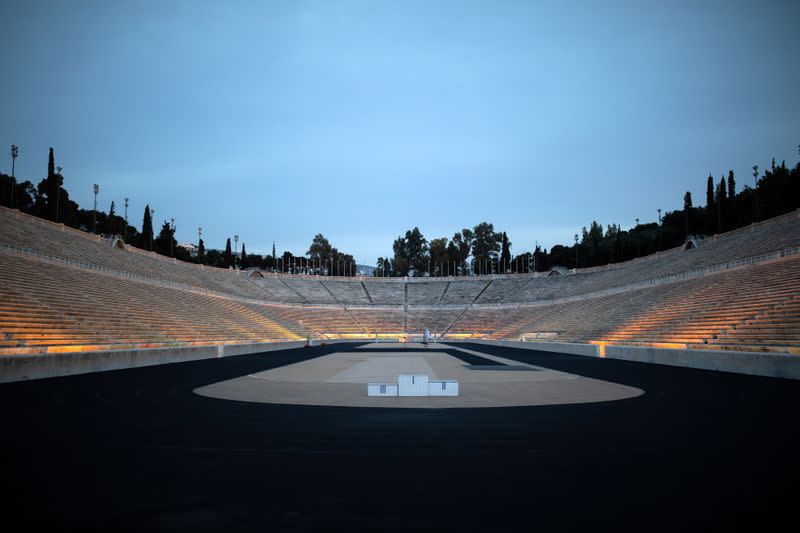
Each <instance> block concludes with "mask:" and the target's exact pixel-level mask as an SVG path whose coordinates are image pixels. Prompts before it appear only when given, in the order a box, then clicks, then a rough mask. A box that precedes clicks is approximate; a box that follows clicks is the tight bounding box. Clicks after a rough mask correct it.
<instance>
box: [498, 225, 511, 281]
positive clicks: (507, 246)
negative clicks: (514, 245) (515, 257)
mask: <svg viewBox="0 0 800 533" xmlns="http://www.w3.org/2000/svg"><path fill="white" fill-rule="evenodd" d="M501 249H502V251H501V252H500V265H501V269H502V271H503V273H504V274H505V273H506V272H508V271H509V270H510V268H511V243H510V242H508V236H507V235H506V232H505V231H504V232H503V239H502V246H501Z"/></svg>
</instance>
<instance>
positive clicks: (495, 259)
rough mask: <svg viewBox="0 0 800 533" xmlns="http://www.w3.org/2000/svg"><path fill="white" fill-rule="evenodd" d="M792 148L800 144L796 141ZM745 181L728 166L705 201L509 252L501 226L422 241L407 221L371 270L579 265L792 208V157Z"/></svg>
mask: <svg viewBox="0 0 800 533" xmlns="http://www.w3.org/2000/svg"><path fill="white" fill-rule="evenodd" d="M798 152H800V146H799V147H798ZM752 184H753V186H752V187H751V186H750V184H749V183H748V184H746V185H745V186H744V187H742V189H741V190H740V191H738V192H737V183H736V176H735V175H734V172H733V171H732V170H729V171H728V172H727V174H722V175H721V176H720V178H719V181H716V179H715V178H714V177H713V176H712V175H710V174H709V176H708V178H707V179H706V205H705V206H703V207H697V206H695V205H694V204H693V200H692V193H691V192H690V191H686V193H685V194H684V196H683V209H678V210H674V211H669V212H666V213H664V214H663V216H662V214H661V210H660V209H659V210H658V220H656V221H653V222H643V223H640V221H639V219H636V225H635V226H634V227H633V228H631V229H629V230H623V229H622V228H621V227H620V225H619V224H616V223H612V224H608V225H607V226H605V228H604V227H603V225H602V224H600V223H598V222H597V221H592V223H591V224H590V225H589V227H588V228H587V227H586V226H584V227H583V230H582V231H581V233H580V234H578V233H576V234H575V235H574V242H573V243H572V244H557V245H555V246H553V247H552V248H551V249H550V250H547V249H543V248H541V247H540V246H538V245H537V246H535V247H534V249H533V251H525V252H522V253H520V254H512V253H511V251H510V248H511V242H510V241H509V239H508V236H507V234H506V232H504V231H495V229H494V225H493V224H490V223H488V222H481V223H480V224H478V225H476V226H475V227H473V228H466V229H462V230H461V231H459V232H456V233H455V234H454V235H453V237H451V238H450V239H448V238H446V237H442V238H436V239H431V240H430V241H428V240H427V239H426V238H425V237H424V236H423V235H422V233H421V232H420V230H419V228H417V227H415V228H413V229H410V230H408V231H406V233H405V235H401V236H398V237H397V239H395V241H394V243H393V245H392V251H393V255H392V256H388V257H379V258H378V261H377V264H376V268H375V270H374V272H373V275H375V276H409V275H410V276H453V275H470V274H497V273H528V272H534V271H535V272H546V271H548V270H549V269H550V268H552V267H556V266H558V267H565V268H570V269H571V268H575V267H576V266H577V267H580V268H585V267H593V266H600V265H605V264H609V263H617V262H620V261H629V260H631V259H634V258H637V257H642V256H645V255H650V254H653V253H655V252H658V251H660V250H667V249H669V248H674V247H676V246H680V245H682V244H684V243H685V242H686V240H687V239H688V238H690V237H696V238H701V239H702V238H705V237H707V236H711V235H714V234H717V233H722V232H725V231H731V230H734V229H737V228H741V227H744V226H747V225H749V224H752V223H753V222H758V221H761V220H766V219H768V218H772V217H775V216H778V215H782V214H784V213H788V212H790V211H794V210H795V209H798V208H800V162H798V163H797V164H796V165H795V166H794V167H792V168H789V167H787V166H786V162H785V161H783V162H781V164H780V165H777V164H776V162H775V159H773V160H772V163H771V165H770V167H769V168H768V169H766V170H765V171H764V173H763V174H761V172H760V170H759V168H758V166H757V165H756V166H753V174H752Z"/></svg>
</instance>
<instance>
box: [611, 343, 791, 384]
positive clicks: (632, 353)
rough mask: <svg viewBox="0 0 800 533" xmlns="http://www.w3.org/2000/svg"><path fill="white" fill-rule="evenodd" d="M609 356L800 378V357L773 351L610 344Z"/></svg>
mask: <svg viewBox="0 0 800 533" xmlns="http://www.w3.org/2000/svg"><path fill="white" fill-rule="evenodd" d="M605 356H606V357H607V358H610V359H624V360H626V361H638V362H642V363H656V364H659V365H669V366H683V367H688V368H697V369H701V370H718V371H720V372H734V373H736V374H750V375H753V376H767V377H773V378H787V379H800V357H798V356H796V355H790V354H781V353H771V352H738V351H735V350H683V349H672V348H649V347H646V346H615V345H611V344H609V345H606V347H605Z"/></svg>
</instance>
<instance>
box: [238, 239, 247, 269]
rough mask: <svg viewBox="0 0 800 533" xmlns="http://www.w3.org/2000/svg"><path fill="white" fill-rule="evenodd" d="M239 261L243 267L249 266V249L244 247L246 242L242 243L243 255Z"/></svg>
mask: <svg viewBox="0 0 800 533" xmlns="http://www.w3.org/2000/svg"><path fill="white" fill-rule="evenodd" d="M239 262H240V263H241V265H242V268H247V251H246V250H245V249H244V243H242V257H241V258H240V259H239Z"/></svg>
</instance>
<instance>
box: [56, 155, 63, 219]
mask: <svg viewBox="0 0 800 533" xmlns="http://www.w3.org/2000/svg"><path fill="white" fill-rule="evenodd" d="M62 168H64V167H56V169H57V170H58V174H57V175H58V178H56V222H58V207H59V205H60V204H61V178H62V176H61V169H62Z"/></svg>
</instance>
